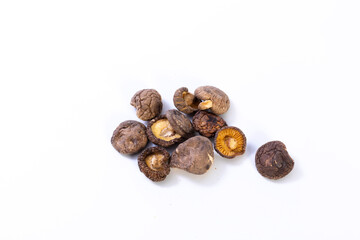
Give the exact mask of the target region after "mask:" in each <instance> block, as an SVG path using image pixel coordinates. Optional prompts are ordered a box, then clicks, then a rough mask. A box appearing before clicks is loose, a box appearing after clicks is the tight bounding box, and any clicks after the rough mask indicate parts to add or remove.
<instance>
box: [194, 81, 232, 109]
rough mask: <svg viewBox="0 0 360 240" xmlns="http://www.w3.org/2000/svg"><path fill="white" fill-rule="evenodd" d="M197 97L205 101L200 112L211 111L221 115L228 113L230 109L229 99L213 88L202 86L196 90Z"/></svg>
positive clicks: (199, 106) (201, 104)
mask: <svg viewBox="0 0 360 240" xmlns="http://www.w3.org/2000/svg"><path fill="white" fill-rule="evenodd" d="M195 97H197V98H198V99H201V100H203V101H202V102H201V103H200V104H199V105H198V108H199V110H206V109H210V110H211V111H212V112H213V113H215V114H217V115H221V114H224V113H226V112H227V110H229V107H230V100H229V97H228V96H227V95H226V93H224V92H223V91H221V90H220V89H218V88H216V87H213V86H202V87H198V88H197V89H196V90H195Z"/></svg>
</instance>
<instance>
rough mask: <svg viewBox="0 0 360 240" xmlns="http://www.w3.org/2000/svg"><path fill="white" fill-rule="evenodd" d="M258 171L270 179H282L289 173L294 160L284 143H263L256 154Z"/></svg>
mask: <svg viewBox="0 0 360 240" xmlns="http://www.w3.org/2000/svg"><path fill="white" fill-rule="evenodd" d="M255 164H256V169H257V170H258V172H259V173H260V174H261V175H262V176H263V177H266V178H269V179H274V180H276V179H280V178H283V177H285V176H286V175H288V174H289V173H290V172H291V170H292V169H293V168H294V160H293V159H292V158H291V157H290V155H289V153H288V152H287V150H286V146H285V144H284V143H282V142H280V141H272V142H268V143H265V144H264V145H262V146H261V147H260V148H259V149H258V150H257V151H256V155H255Z"/></svg>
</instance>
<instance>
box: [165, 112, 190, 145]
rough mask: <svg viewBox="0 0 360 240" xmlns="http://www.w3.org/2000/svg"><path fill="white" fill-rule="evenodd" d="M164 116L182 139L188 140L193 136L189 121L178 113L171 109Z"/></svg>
mask: <svg viewBox="0 0 360 240" xmlns="http://www.w3.org/2000/svg"><path fill="white" fill-rule="evenodd" d="M165 116H166V118H167V119H168V120H169V122H170V124H171V127H172V128H173V129H174V130H175V132H176V133H178V134H179V135H181V136H182V137H186V138H188V137H190V136H192V135H193V134H194V128H193V125H192V124H191V121H190V120H189V119H188V118H187V117H186V116H185V115H184V114H182V113H181V112H180V111H178V110H176V109H171V110H168V111H167V112H166V114H165Z"/></svg>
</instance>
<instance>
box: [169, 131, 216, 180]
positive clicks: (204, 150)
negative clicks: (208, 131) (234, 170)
mask: <svg viewBox="0 0 360 240" xmlns="http://www.w3.org/2000/svg"><path fill="white" fill-rule="evenodd" d="M213 161H214V149H213V146H212V143H211V141H210V140H209V139H208V138H206V137H203V136H195V137H192V138H189V139H188V140H186V141H185V142H183V143H181V144H179V146H178V147H177V148H176V149H175V151H174V152H173V153H172V155H171V160H170V167H176V168H180V169H183V170H185V171H187V172H189V173H193V174H198V175H200V174H204V173H206V172H207V171H208V170H209V168H210V167H211V165H212V163H213Z"/></svg>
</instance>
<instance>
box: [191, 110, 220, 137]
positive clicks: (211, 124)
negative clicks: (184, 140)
mask: <svg viewBox="0 0 360 240" xmlns="http://www.w3.org/2000/svg"><path fill="white" fill-rule="evenodd" d="M192 122H193V125H194V129H195V130H196V131H198V132H199V133H200V134H201V135H203V136H205V137H208V138H210V137H213V136H214V135H215V133H216V131H217V130H219V129H220V128H222V127H224V126H226V122H225V120H224V119H223V118H221V117H220V116H218V115H216V114H214V113H210V112H207V111H202V110H201V111H198V112H197V113H196V114H195V115H194V117H193V120H192Z"/></svg>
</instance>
